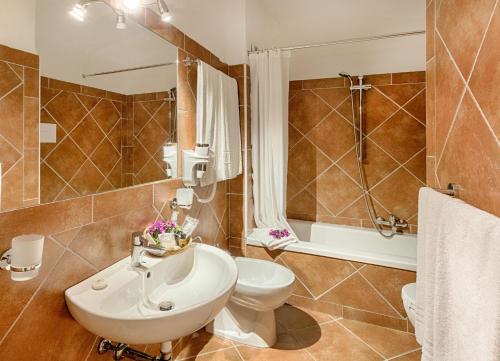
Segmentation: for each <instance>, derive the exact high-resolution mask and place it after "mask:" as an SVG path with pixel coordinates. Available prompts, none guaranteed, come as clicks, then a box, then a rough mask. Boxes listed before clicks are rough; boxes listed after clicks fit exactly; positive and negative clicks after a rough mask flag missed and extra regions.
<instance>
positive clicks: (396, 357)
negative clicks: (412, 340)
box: [385, 347, 422, 361]
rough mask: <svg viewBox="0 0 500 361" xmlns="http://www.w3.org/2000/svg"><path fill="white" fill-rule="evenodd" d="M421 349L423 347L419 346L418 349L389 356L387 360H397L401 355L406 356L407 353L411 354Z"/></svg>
mask: <svg viewBox="0 0 500 361" xmlns="http://www.w3.org/2000/svg"><path fill="white" fill-rule="evenodd" d="M420 350H422V347H418V348H416V349H413V350H410V351H406V352H403V353H401V354H399V355H396V356H392V357H389V358H387V359H385V361H390V360H396V359H398V358H399V357H401V356H406V355H409V354H411V353H414V352H417V351H420Z"/></svg>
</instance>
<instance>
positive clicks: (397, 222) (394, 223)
mask: <svg viewBox="0 0 500 361" xmlns="http://www.w3.org/2000/svg"><path fill="white" fill-rule="evenodd" d="M377 224H379V225H381V226H386V227H391V230H392V232H394V233H395V232H397V231H398V230H400V229H401V228H408V222H406V221H405V220H404V219H400V218H398V217H396V216H395V215H394V214H391V215H389V219H387V220H386V219H384V218H382V217H377Z"/></svg>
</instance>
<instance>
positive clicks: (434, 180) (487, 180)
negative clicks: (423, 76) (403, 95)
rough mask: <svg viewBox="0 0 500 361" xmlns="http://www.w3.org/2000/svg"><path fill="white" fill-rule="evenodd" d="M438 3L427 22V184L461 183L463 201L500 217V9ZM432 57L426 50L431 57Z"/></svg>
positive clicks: (490, 3)
mask: <svg viewBox="0 0 500 361" xmlns="http://www.w3.org/2000/svg"><path fill="white" fill-rule="evenodd" d="M435 3H436V1H434V2H433V3H431V5H430V6H429V7H428V8H427V17H428V18H429V17H432V16H434V14H433V13H435V16H436V24H434V23H433V22H427V34H428V36H429V37H432V36H433V37H434V38H435V43H436V49H435V53H434V58H433V60H432V61H431V62H429V63H428V77H429V79H428V82H429V81H430V82H433V81H435V89H434V91H433V92H432V93H431V89H432V88H430V87H429V95H430V96H431V97H432V98H434V99H435V102H433V101H429V102H428V104H427V117H428V124H429V125H431V126H429V127H428V130H427V148H428V155H429V157H427V165H428V168H430V169H428V170H427V183H428V184H430V185H438V186H440V187H443V188H445V187H446V186H447V185H448V183H457V184H458V185H459V186H460V187H461V188H462V190H463V191H462V192H461V193H460V194H459V197H460V198H461V199H463V200H464V201H466V202H468V203H470V204H472V205H473V206H475V207H478V208H480V209H483V210H485V211H487V212H490V213H493V214H494V215H497V216H499V215H500V206H499V204H500V192H499V190H498V189H499V188H498V187H499V184H498V179H500V177H499V174H498V169H500V168H499V167H500V165H499V164H498V159H499V156H498V154H499V146H498V134H499V133H500V131H499V130H498V124H499V122H498V119H499V118H498V111H497V110H498V101H496V100H495V99H494V96H495V94H497V93H498V89H497V88H498V81H496V79H500V75H499V74H500V72H499V71H498V67H495V66H494V65H493V64H498V63H499V61H500V52H499V51H498V46H497V44H498V33H499V29H500V10H499V7H498V6H494V3H495V2H494V1H491V0H485V1H481V2H478V3H477V4H476V3H474V4H472V3H470V2H467V1H458V2H456V3H453V4H452V3H450V2H441V3H440V4H435ZM438 5H439V7H437V6H438ZM472 7H473V9H474V11H472V12H471V9H472ZM490 19H491V22H490ZM488 24H489V27H488ZM438 30H439V35H437V31H438ZM483 38H484V41H483ZM432 55H433V53H432V49H430V48H428V49H427V58H428V59H430V58H431V57H432ZM476 55H477V61H476V62H475V59H476ZM434 61H435V65H434ZM455 64H456V65H455ZM474 64H475V65H474ZM473 65H474V66H473ZM457 67H458V68H457ZM469 75H470V83H469V87H470V89H469V90H467V92H465V95H464V88H465V86H466V84H465V82H464V78H465V79H467V78H468V77H469ZM433 79H435V80H433ZM492 84H494V85H492ZM457 165H460V166H457Z"/></svg>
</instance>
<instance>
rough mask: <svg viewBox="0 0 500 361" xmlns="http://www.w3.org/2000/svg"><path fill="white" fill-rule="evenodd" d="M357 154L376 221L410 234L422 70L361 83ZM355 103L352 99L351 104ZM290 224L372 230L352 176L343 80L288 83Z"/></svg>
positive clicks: (419, 168) (420, 178) (417, 179)
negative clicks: (399, 221) (404, 227)
mask: <svg viewBox="0 0 500 361" xmlns="http://www.w3.org/2000/svg"><path fill="white" fill-rule="evenodd" d="M364 80H365V84H372V85H373V88H372V89H371V90H368V91H366V92H364V104H363V105H364V114H363V118H364V139H363V148H364V152H363V156H364V161H363V164H364V169H365V172H366V178H367V179H366V181H367V185H368V187H369V190H370V193H371V196H372V201H373V204H374V206H375V209H376V211H377V215H379V216H383V217H387V215H388V214H389V213H393V214H395V215H396V216H398V217H400V218H403V219H406V220H407V221H408V223H409V224H410V229H409V231H412V232H416V224H417V196H418V189H419V188H420V187H421V186H423V185H424V184H425V174H426V173H425V136H426V112H425V87H426V86H425V85H426V84H425V72H411V73H394V74H376V75H368V76H366V77H365V79H364ZM356 99H357V98H356ZM287 199H288V205H287V213H288V217H289V218H296V219H303V220H312V221H321V222H328V223H339V224H347V225H352V226H363V227H371V226H372V225H371V222H370V221H369V218H368V214H367V211H366V209H365V205H364V201H363V196H362V192H361V185H360V177H359V173H358V168H357V163H356V158H355V149H354V135H353V129H352V111H351V100H350V96H349V90H348V84H347V80H344V79H343V78H329V79H312V80H302V81H292V82H290V100H289V161H288V195H287Z"/></svg>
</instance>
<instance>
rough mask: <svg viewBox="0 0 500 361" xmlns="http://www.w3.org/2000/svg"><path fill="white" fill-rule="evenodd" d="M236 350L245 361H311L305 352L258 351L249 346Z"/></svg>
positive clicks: (268, 349) (269, 349)
mask: <svg viewBox="0 0 500 361" xmlns="http://www.w3.org/2000/svg"><path fill="white" fill-rule="evenodd" d="M238 350H239V352H240V354H241V356H242V357H243V360H245V361H282V360H286V361H313V358H312V357H311V356H310V355H309V354H308V353H307V351H305V350H280V349H275V348H267V349H258V348H253V347H249V346H239V347H238Z"/></svg>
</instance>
